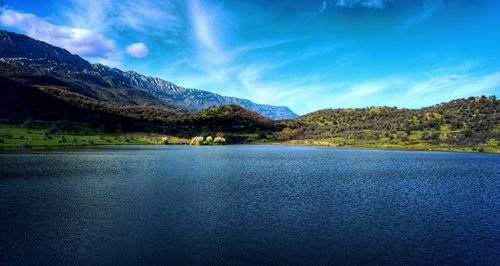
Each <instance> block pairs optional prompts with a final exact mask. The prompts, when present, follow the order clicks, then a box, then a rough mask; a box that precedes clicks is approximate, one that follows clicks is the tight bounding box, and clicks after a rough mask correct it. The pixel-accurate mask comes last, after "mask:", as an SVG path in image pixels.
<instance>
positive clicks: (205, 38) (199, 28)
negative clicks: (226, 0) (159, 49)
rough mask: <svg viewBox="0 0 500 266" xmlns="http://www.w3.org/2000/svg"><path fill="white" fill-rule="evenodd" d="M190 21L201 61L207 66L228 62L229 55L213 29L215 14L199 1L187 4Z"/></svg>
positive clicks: (215, 23)
mask: <svg viewBox="0 0 500 266" xmlns="http://www.w3.org/2000/svg"><path fill="white" fill-rule="evenodd" d="M189 11H190V17H189V18H190V21H191V26H192V29H193V35H194V39H195V40H196V46H197V49H198V51H199V53H200V56H201V57H202V58H201V59H202V60H204V62H205V63H207V64H209V65H220V64H223V63H225V62H227V61H228V60H229V55H228V54H227V53H226V52H225V51H224V50H223V48H222V47H221V44H220V42H219V40H218V38H217V37H218V36H217V32H216V31H215V29H214V28H213V26H214V25H217V23H218V21H217V14H215V12H213V10H210V9H209V8H208V7H207V6H205V5H203V3H202V2H201V1H199V0H190V2H189Z"/></svg>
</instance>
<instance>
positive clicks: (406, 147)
mask: <svg viewBox="0 0 500 266" xmlns="http://www.w3.org/2000/svg"><path fill="white" fill-rule="evenodd" d="M131 145H139V146H149V145H154V146H162V145H183V146H184V145H189V144H187V143H183V142H178V143H146V142H132V143H99V144H91V145H89V144H81V145H78V144H77V145H46V146H44V145H40V146H31V147H29V148H26V147H21V146H1V145H0V152H5V151H21V152H22V151H50V150H70V149H80V148H92V147H98V146H131ZM228 145H281V146H310V147H338V148H367V149H378V150H402V151H440V152H470V153H472V152H480V153H492V154H500V149H488V150H478V149H472V148H470V147H443V146H437V145H434V146H431V145H422V144H418V145H391V144H386V145H380V146H376V145H338V144H335V143H330V142H328V141H316V140H291V141H285V142H262V141H257V142H248V143H236V144H228ZM202 146H207V145H202Z"/></svg>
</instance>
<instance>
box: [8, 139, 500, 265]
mask: <svg viewBox="0 0 500 266" xmlns="http://www.w3.org/2000/svg"><path fill="white" fill-rule="evenodd" d="M499 163H500V156H499V155H493V154H478V153H475V154H472V153H469V154H467V153H443V152H406V151H386V150H370V149H341V148H324V147H282V146H264V145H263V146H252V145H247V146H243V145H241V146H240V145H235V146H224V147H188V146H122V147H97V148H88V149H80V150H64V151H50V152H30V153H21V152H11V153H1V154H0V265H11V264H26V263H27V264H37V265H42V264H47V265H54V264H115V265H121V264H143V265H147V264H199V263H200V262H203V263H204V264H233V265H234V264H279V263H281V264H332V263H342V264H453V265H457V264H476V265H494V264H496V265H498V264H500V259H499V258H500V167H499Z"/></svg>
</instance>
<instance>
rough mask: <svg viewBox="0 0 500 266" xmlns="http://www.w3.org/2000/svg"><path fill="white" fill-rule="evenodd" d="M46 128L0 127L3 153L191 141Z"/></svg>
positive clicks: (40, 124)
mask: <svg viewBox="0 0 500 266" xmlns="http://www.w3.org/2000/svg"><path fill="white" fill-rule="evenodd" d="M47 128H48V127H47V125H46V124H44V123H43V122H38V123H36V124H35V125H32V126H30V128H26V127H24V126H21V125H13V124H6V123H0V149H30V148H33V149H37V148H51V147H54V148H55V147H72V146H88V145H128V144H189V142H190V140H189V139H182V138H178V137H173V136H167V135H161V134H153V133H142V132H137V133H104V132H100V131H98V130H95V129H88V128H86V127H85V126H84V125H73V129H72V130H71V131H68V132H57V133H50V130H48V129H47Z"/></svg>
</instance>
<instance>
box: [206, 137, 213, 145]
mask: <svg viewBox="0 0 500 266" xmlns="http://www.w3.org/2000/svg"><path fill="white" fill-rule="evenodd" d="M205 142H206V144H207V145H213V144H214V139H213V138H212V136H208V137H207V138H206V139H205Z"/></svg>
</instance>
